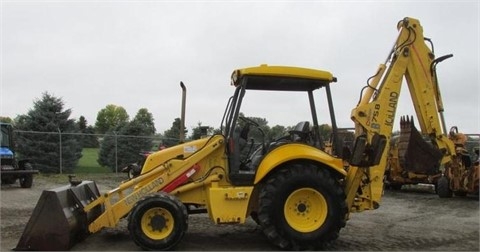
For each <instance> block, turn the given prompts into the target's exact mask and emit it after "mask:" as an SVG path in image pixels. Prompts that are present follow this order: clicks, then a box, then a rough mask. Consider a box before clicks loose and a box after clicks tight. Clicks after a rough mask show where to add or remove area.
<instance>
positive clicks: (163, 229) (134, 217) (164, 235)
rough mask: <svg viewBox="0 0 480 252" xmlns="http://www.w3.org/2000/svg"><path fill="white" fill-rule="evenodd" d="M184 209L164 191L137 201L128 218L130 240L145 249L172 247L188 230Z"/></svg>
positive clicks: (169, 248)
mask: <svg viewBox="0 0 480 252" xmlns="http://www.w3.org/2000/svg"><path fill="white" fill-rule="evenodd" d="M187 219H188V213H187V208H186V207H185V205H184V204H182V203H181V202H180V201H179V200H178V199H177V198H175V197H174V196H172V195H169V194H167V193H163V192H160V193H156V194H153V195H149V196H146V197H144V198H143V199H141V200H139V201H138V202H137V204H136V205H135V206H134V207H133V209H132V211H131V213H130V215H129V217H128V230H129V232H130V235H131V237H132V239H133V241H134V242H135V243H136V244H137V245H138V246H140V247H141V248H142V249H144V250H171V249H172V248H174V247H175V246H176V245H177V244H178V243H179V242H180V240H181V239H182V238H183V236H184V235H185V232H186V231H187V229H188V220H187Z"/></svg>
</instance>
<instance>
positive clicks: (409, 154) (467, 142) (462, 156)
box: [385, 117, 480, 198]
mask: <svg viewBox="0 0 480 252" xmlns="http://www.w3.org/2000/svg"><path fill="white" fill-rule="evenodd" d="M448 138H449V139H450V140H451V141H452V142H453V143H454V145H455V152H456V158H458V159H459V160H458V163H460V164H462V165H461V166H457V167H452V166H447V167H445V166H444V165H443V164H442V163H441V162H440V161H441V157H442V152H440V151H439V150H438V149H436V148H435V146H433V143H434V141H432V140H431V139H430V137H429V135H425V134H424V135H421V134H420V133H419V132H418V130H417V129H416V127H415V125H414V121H413V118H412V119H410V118H408V117H402V118H401V119H400V134H399V135H398V136H394V137H392V138H391V141H390V142H391V144H390V149H389V156H388V166H387V170H386V172H385V183H386V186H387V187H390V188H392V189H396V190H399V189H401V187H402V185H408V184H431V185H433V186H434V187H435V191H436V192H437V194H438V195H439V196H440V197H441V198H447V197H451V196H453V194H455V195H457V196H466V195H467V194H478V184H479V170H478V165H477V166H476V165H475V161H476V160H477V159H478V154H475V150H476V149H478V148H479V147H480V134H463V133H460V132H458V129H457V127H455V126H454V127H451V129H450V131H449V133H448ZM418 139H423V140H421V141H416V140H418ZM425 156H427V157H430V156H434V157H436V158H435V159H434V160H433V161H432V160H431V159H428V158H427V159H425V158H424V157H425Z"/></svg>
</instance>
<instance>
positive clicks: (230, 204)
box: [208, 183, 253, 224]
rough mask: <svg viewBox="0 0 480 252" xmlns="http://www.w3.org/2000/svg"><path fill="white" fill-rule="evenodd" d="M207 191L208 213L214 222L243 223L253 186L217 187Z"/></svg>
mask: <svg viewBox="0 0 480 252" xmlns="http://www.w3.org/2000/svg"><path fill="white" fill-rule="evenodd" d="M216 185H218V184H216V183H213V187H211V188H210V189H209V191H208V197H209V199H208V213H209V215H210V219H212V220H213V221H214V222H215V223H216V224H229V223H240V224H242V223H245V219H246V217H247V209H248V202H249V200H250V198H251V195H252V191H253V187H217V186H216Z"/></svg>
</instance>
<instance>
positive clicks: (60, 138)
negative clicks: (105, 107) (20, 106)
mask: <svg viewBox="0 0 480 252" xmlns="http://www.w3.org/2000/svg"><path fill="white" fill-rule="evenodd" d="M63 107H64V103H63V101H62V99H60V98H57V97H55V96H53V95H51V94H49V93H47V92H45V93H43V95H42V98H41V99H40V100H38V99H37V100H35V101H34V103H33V109H31V110H29V112H28V113H27V114H26V115H20V116H18V117H17V118H16V119H15V127H16V129H17V130H20V131H36V132H42V134H33V133H19V134H18V135H17V139H16V140H17V148H18V149H17V151H18V152H19V153H20V155H21V156H23V157H25V158H29V159H30V160H32V162H33V163H34V166H35V168H36V169H38V170H40V171H41V172H44V173H56V172H59V171H60V165H61V167H62V169H63V171H64V172H66V173H69V172H73V168H74V167H75V166H76V165H77V163H78V160H79V159H80V158H81V157H82V146H81V145H80V144H79V139H78V135H77V134H69V133H78V131H79V130H78V125H77V123H76V122H75V120H73V119H69V118H70V115H71V110H70V109H65V110H64V108H63ZM59 131H60V132H61V134H57V132H59ZM60 142H61V148H60ZM60 149H61V150H62V156H61V158H60ZM60 160H62V164H60Z"/></svg>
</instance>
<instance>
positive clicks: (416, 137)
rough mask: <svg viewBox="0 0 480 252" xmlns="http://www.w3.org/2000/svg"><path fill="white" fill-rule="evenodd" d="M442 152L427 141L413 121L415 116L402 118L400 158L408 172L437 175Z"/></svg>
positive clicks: (401, 164) (401, 163) (399, 145)
mask: <svg viewBox="0 0 480 252" xmlns="http://www.w3.org/2000/svg"><path fill="white" fill-rule="evenodd" d="M441 158H442V152H441V151H440V150H439V149H438V148H435V147H434V146H433V145H432V144H430V143H428V142H426V141H425V139H424V138H423V136H422V135H421V134H420V133H419V132H418V130H417V129H416V128H415V125H414V123H413V118H412V119H409V118H408V117H402V118H401V119H400V137H399V142H398V160H399V162H400V166H401V167H402V168H403V169H404V170H405V171H408V172H413V173H417V174H426V175H435V174H438V173H439V166H440V160H441Z"/></svg>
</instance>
